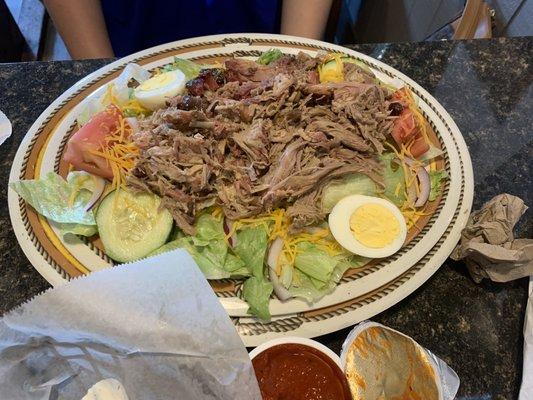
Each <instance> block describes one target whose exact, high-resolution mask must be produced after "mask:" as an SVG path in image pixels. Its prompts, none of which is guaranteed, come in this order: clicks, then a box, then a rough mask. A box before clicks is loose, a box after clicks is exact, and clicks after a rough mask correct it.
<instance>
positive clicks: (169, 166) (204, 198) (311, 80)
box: [128, 53, 394, 234]
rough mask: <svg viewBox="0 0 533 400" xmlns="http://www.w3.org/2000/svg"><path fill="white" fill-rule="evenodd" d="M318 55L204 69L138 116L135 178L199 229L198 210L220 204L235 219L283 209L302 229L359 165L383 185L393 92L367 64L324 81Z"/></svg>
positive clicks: (189, 227) (180, 220)
mask: <svg viewBox="0 0 533 400" xmlns="http://www.w3.org/2000/svg"><path fill="white" fill-rule="evenodd" d="M319 61H320V60H319V59H316V58H311V57H309V56H307V55H305V54H303V53H301V54H299V55H298V56H283V57H282V58H280V59H279V60H277V61H276V62H274V63H271V64H270V65H268V66H264V65H259V64H257V63H255V62H253V61H248V60H242V59H229V60H227V61H226V62H225V65H224V66H225V69H217V70H214V71H212V72H202V73H200V75H199V77H198V78H196V79H195V80H193V81H191V82H190V83H189V84H188V85H187V87H188V89H189V93H188V94H187V95H183V96H181V95H180V96H177V97H175V98H173V99H171V100H170V101H169V102H168V107H167V108H166V109H161V110H158V111H156V112H155V113H154V114H153V115H152V116H150V117H148V118H146V119H145V120H144V121H142V122H141V128H142V129H141V131H140V132H139V133H137V134H136V135H135V137H134V140H135V143H136V144H137V146H138V147H139V148H140V151H141V153H140V156H139V159H138V162H137V164H136V166H135V168H134V169H133V170H132V171H131V174H130V176H129V179H128V183H129V185H131V186H133V187H134V188H137V189H140V190H143V191H149V192H153V193H155V194H157V195H159V196H161V197H162V198H163V205H164V207H166V208H167V209H168V210H169V211H170V212H171V213H172V214H173V216H174V219H175V221H176V223H177V225H178V226H179V227H180V228H181V229H182V230H183V231H184V232H186V233H187V234H194V227H193V223H194V218H195V215H196V214H197V213H198V212H199V211H201V210H202V209H204V208H207V207H210V206H213V205H218V206H220V207H222V209H223V211H224V214H225V215H226V217H228V218H230V219H239V218H243V217H250V216H255V215H259V214H263V213H266V212H269V211H271V210H273V209H275V208H278V207H284V208H286V210H287V214H288V215H289V216H290V217H291V219H292V224H293V228H295V229H299V228H301V227H304V226H307V225H309V224H312V223H315V222H318V221H320V220H322V219H323V218H324V217H325V214H324V213H323V211H322V209H321V206H320V198H321V194H322V191H323V189H324V186H325V185H326V184H327V183H328V182H329V181H331V180H333V179H337V178H341V177H342V176H344V175H346V174H350V173H355V172H358V173H364V174H366V175H368V176H369V177H371V178H372V179H373V180H375V181H376V182H377V183H379V182H380V167H379V164H378V162H377V157H376V155H377V154H379V153H380V152H381V151H382V150H383V145H382V142H383V141H384V140H385V137H386V136H387V135H389V134H390V132H391V128H392V122H393V118H394V117H391V116H390V110H389V104H390V103H391V101H392V99H391V95H390V93H389V91H388V90H387V89H386V88H383V87H381V86H379V85H376V84H374V83H372V82H371V80H370V79H368V78H367V77H366V76H363V75H364V74H363V73H362V72H360V71H352V75H353V76H354V80H352V81H346V82H341V83H318V76H317V74H316V66H317V64H318V63H319ZM361 76H363V78H364V79H361Z"/></svg>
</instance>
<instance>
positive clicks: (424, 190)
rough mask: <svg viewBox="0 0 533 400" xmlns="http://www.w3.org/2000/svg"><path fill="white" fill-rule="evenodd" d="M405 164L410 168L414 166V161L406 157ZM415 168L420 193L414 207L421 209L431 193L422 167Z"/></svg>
mask: <svg viewBox="0 0 533 400" xmlns="http://www.w3.org/2000/svg"><path fill="white" fill-rule="evenodd" d="M405 163H406V164H407V165H409V166H410V167H413V166H415V161H414V160H412V159H410V158H408V157H405ZM415 168H416V176H417V179H418V182H420V193H419V194H418V197H417V199H416V203H415V207H422V206H423V205H424V204H426V202H427V201H428V198H429V192H430V191H431V180H430V178H429V174H428V172H427V171H426V169H425V168H424V166H423V165H420V166H415Z"/></svg>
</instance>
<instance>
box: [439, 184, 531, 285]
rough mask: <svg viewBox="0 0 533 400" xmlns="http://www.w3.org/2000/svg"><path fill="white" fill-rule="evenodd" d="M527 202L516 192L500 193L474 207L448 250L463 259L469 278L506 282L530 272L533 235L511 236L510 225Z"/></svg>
mask: <svg viewBox="0 0 533 400" xmlns="http://www.w3.org/2000/svg"><path fill="white" fill-rule="evenodd" d="M526 210H527V206H526V205H525V204H524V202H523V201H522V200H521V199H520V198H519V197H516V196H513V195H510V194H500V195H498V196H496V197H494V198H493V199H492V200H490V201H488V202H487V203H485V204H484V205H483V207H481V209H480V210H478V211H474V212H473V213H472V214H471V215H470V218H469V219H468V223H467V225H466V228H464V229H463V232H462V233H461V240H460V242H459V244H458V245H457V247H456V248H455V249H454V251H453V253H452V254H451V256H450V257H451V258H452V259H454V260H464V261H465V263H466V266H467V267H468V271H469V272H470V275H471V276H472V279H474V281H476V282H477V283H479V282H481V280H482V279H483V278H490V279H491V280H493V281H495V282H508V281H512V280H514V279H519V278H523V277H525V276H529V275H533V239H515V238H514V235H513V229H514V226H515V225H516V223H517V222H518V220H519V219H520V217H521V216H522V215H523V214H524V213H525V212H526Z"/></svg>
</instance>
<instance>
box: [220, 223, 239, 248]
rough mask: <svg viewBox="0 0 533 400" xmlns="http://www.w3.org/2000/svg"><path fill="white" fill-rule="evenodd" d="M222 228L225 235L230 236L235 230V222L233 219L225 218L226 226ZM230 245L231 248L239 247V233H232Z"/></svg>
mask: <svg viewBox="0 0 533 400" xmlns="http://www.w3.org/2000/svg"><path fill="white" fill-rule="evenodd" d="M222 226H223V228H224V233H225V234H226V235H229V233H230V232H231V231H232V229H233V221H232V220H231V219H228V218H224V224H223V225H222ZM228 243H229V245H230V246H231V247H235V246H236V245H237V232H233V233H232V235H231V236H230V237H229V238H228Z"/></svg>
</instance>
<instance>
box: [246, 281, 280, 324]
mask: <svg viewBox="0 0 533 400" xmlns="http://www.w3.org/2000/svg"><path fill="white" fill-rule="evenodd" d="M272 290H273V287H272V283H270V282H267V280H266V279H265V278H264V277H257V276H252V277H250V278H248V279H247V280H246V281H245V282H244V284H243V289H242V293H243V297H244V300H245V301H246V303H248V306H249V309H248V312H249V313H250V314H252V315H255V316H257V317H259V318H260V319H262V320H265V321H268V320H269V319H270V311H269V309H268V304H269V302H270V295H271V294H272Z"/></svg>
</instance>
